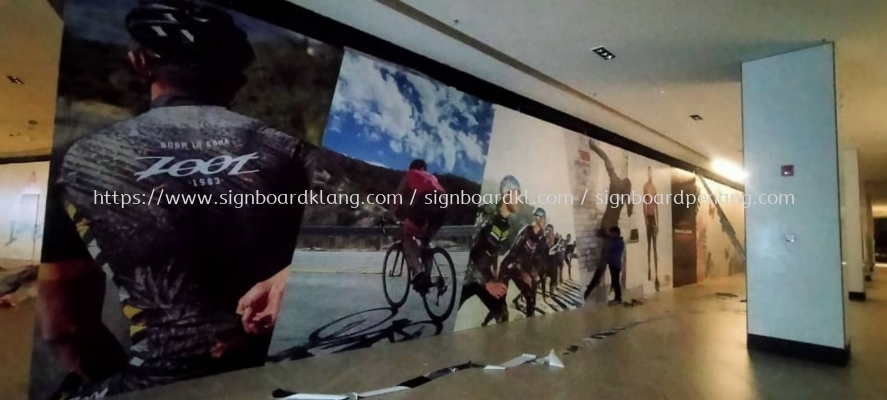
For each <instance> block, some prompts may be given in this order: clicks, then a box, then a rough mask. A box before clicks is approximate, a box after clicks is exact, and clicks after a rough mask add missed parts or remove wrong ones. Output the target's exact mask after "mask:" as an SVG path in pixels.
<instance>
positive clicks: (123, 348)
mask: <svg viewBox="0 0 887 400" xmlns="http://www.w3.org/2000/svg"><path fill="white" fill-rule="evenodd" d="M64 18H65V35H64V42H63V50H62V58H61V67H60V81H59V96H58V109H57V117H56V130H55V135H54V148H53V153H52V160H51V162H50V165H49V166H48V168H47V167H46V166H45V165H44V166H43V170H40V169H39V168H38V169H36V170H35V171H36V172H35V174H36V175H35V176H36V177H37V178H36V180H37V182H38V183H41V182H46V180H47V178H46V175H48V186H46V188H45V189H44V188H43V186H41V185H33V186H34V189H28V188H30V187H31V186H28V185H30V183H29V182H30V181H27V182H25V181H23V182H25V183H26V184H27V185H26V189H20V188H19V186H21V185H17V186H16V188H15V189H14V190H13V192H14V193H13V192H10V193H11V194H10V193H7V195H4V196H0V197H3V198H7V200H9V201H7V202H8V203H9V204H10V206H11V207H14V208H15V207H18V209H22V210H25V211H23V212H19V213H18V214H17V216H16V217H14V218H12V219H9V218H7V219H6V220H3V219H0V224H5V225H4V229H6V226H9V230H8V231H9V232H8V233H9V236H8V240H7V241H8V243H7V244H6V245H5V247H3V248H0V250H2V251H3V253H0V259H6V258H17V259H23V260H25V261H23V262H24V263H25V264H27V263H29V262H30V261H28V260H26V259H28V258H29V257H30V258H31V259H33V258H34V257H33V256H32V255H29V251H30V252H31V253H34V254H37V253H41V254H42V259H41V261H42V263H41V266H40V273H39V279H38V283H37V287H38V289H39V296H40V303H39V304H40V307H38V309H39V312H38V321H37V329H36V330H35V345H34V350H33V357H32V363H31V368H32V379H31V393H30V395H31V398H34V399H87V398H101V397H106V396H111V395H115V394H119V393H124V392H130V391H136V390H143V389H148V388H151V387H155V386H160V385H166V384H171V383H175V382H179V381H184V380H188V379H194V378H199V377H204V376H210V375H214V374H220V373H225V372H228V371H234V370H238V369H243V368H250V367H257V366H261V365H263V364H265V362H266V361H275V362H276V361H285V360H298V359H302V358H306V357H313V356H322V355H327V354H331V353H337V352H341V351H346V350H351V349H357V348H366V347H372V346H376V345H384V344H390V343H397V342H402V341H406V340H413V339H417V338H422V337H428V336H431V335H438V334H443V333H447V332H452V331H454V330H456V331H458V330H463V329H470V328H476V327H481V326H487V325H490V324H500V323H505V322H507V321H511V320H516V319H522V318H529V317H533V316H536V315H544V314H552V313H556V312H559V311H563V310H569V309H573V308H578V307H582V306H583V305H586V304H589V303H590V304H600V303H605V302H607V301H611V302H612V304H616V303H617V302H619V301H631V300H632V299H638V298H643V297H644V296H648V295H651V294H654V293H656V292H658V291H660V290H669V289H671V288H673V287H677V286H681V285H686V284H692V283H697V282H701V281H702V280H704V279H707V278H715V277H722V276H727V275H730V274H735V273H741V272H744V270H745V260H744V250H743V246H744V227H743V226H742V219H743V218H742V217H743V212H744V209H743V208H742V203H741V202H738V203H735V204H718V205H710V204H696V205H690V206H686V205H676V204H672V203H670V202H668V200H670V197H671V196H672V195H674V194H677V193H691V194H694V195H699V194H703V193H707V194H709V195H711V196H721V195H727V196H732V195H736V194H740V193H739V192H736V191H735V190H733V189H730V188H728V187H726V186H723V185H720V184H717V183H714V182H711V181H708V180H705V179H701V178H698V177H696V176H695V175H694V174H691V173H687V172H684V171H680V170H676V169H673V168H671V167H668V166H666V165H664V164H662V163H659V162H656V161H652V160H649V159H647V158H645V157H641V156H639V155H637V154H634V153H631V152H629V151H627V150H625V149H621V148H618V147H614V146H611V145H608V144H605V143H602V142H599V141H596V140H590V139H589V138H588V137H586V136H584V135H581V134H579V133H576V132H572V131H568V130H565V129H563V128H561V127H559V126H556V125H553V124H550V123H547V122H545V121H541V120H538V119H535V118H532V117H530V116H527V115H524V114H521V113H519V112H517V111H514V110H511V109H507V108H504V107H501V106H498V105H495V104H492V103H490V102H488V101H485V100H483V99H479V98H476V97H473V96H471V95H468V94H466V93H463V92H461V91H459V90H457V89H455V88H452V87H449V86H447V85H446V84H444V83H441V82H438V81H436V80H434V79H432V78H430V77H428V76H425V75H423V74H422V73H420V72H417V71H414V70H411V69H408V68H405V67H403V66H399V65H395V64H392V63H390V62H387V61H384V60H381V59H378V58H375V57H372V56H368V55H365V54H362V53H360V52H358V51H355V50H352V49H339V48H334V47H330V46H328V45H326V44H324V43H321V42H318V41H316V40H313V39H311V38H308V37H305V36H303V35H300V34H298V33H295V32H291V31H288V30H285V29H282V28H279V27H276V26H273V25H270V24H267V23H265V22H263V21H259V20H256V19H253V18H251V17H248V16H245V15H242V14H239V13H237V12H235V11H232V10H229V9H225V8H221V7H219V6H217V5H207V4H204V3H203V2H201V1H198V0H143V1H138V0H68V1H67V3H66V7H65V16H64ZM47 170H48V171H47ZM22 179H24V178H22ZM19 180H21V179H19ZM4 189H5V187H4ZM44 191H45V193H44ZM4 193H5V192H4ZM0 194H2V193H0ZM258 194H261V195H263V196H269V195H271V196H279V197H278V198H289V199H290V201H289V202H287V203H286V204H269V202H264V203H263V204H257V202H256V201H255V200H257V198H256V197H252V200H253V201H250V200H249V199H250V197H248V196H257V195H258ZM300 194H302V195H310V196H307V197H290V196H297V195H300ZM114 195H116V196H118V197H122V196H128V198H129V199H130V203H128V204H126V205H122V204H120V203H119V202H116V201H117V200H114V201H115V202H110V201H109V200H108V199H110V198H112V197H113V196H114ZM182 195H185V196H196V197H194V198H206V199H209V201H206V202H203V203H202V204H185V203H184V202H181V201H180V202H178V203H176V202H174V201H170V198H171V197H170V196H174V197H175V196H182ZM109 196H112V197H109ZM200 196H202V197H200ZM210 196H211V197H210ZM625 196H628V197H625ZM178 198H179V199H181V197H178ZM309 198H311V199H315V198H317V199H319V200H320V201H318V202H315V201H313V200H312V202H311V203H310V204H306V200H307V199H309ZM629 198H630V199H632V200H629V201H627V200H626V199H629ZM641 198H644V201H645V202H638V201H637V200H635V199H641ZM646 198H649V200H650V201H647V200H646ZM10 199H11V200H10ZM293 199H297V200H296V201H293ZM235 200H236V201H235ZM10 201H11V202H10ZM44 204H45V209H46V211H45V218H44V217H43V216H42V215H40V213H41V210H42V209H43V208H44ZM35 207H36V208H35ZM31 210H36V211H37V212H36V214H35V215H34V218H31V217H29V216H27V215H28V214H30V211H31ZM23 216H24V217H23ZM25 217H27V218H25ZM40 226H45V228H44V230H43V235H42V238H43V239H42V252H41V248H40V240H39V239H40V235H39V233H38V231H39V229H38V228H37V227H40ZM32 228H33V229H32ZM29 244H30V247H29ZM10 254H12V256H9V255H10ZM13 256H14V257H13ZM4 262H5V261H4ZM32 269H33V268H32ZM32 280H33V279H32Z"/></svg>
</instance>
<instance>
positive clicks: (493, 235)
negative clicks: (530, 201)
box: [459, 175, 520, 326]
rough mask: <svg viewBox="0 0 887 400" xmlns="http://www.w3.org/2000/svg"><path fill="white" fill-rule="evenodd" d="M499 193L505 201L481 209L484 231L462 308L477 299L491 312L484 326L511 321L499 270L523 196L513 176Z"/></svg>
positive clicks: (471, 258)
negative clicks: (509, 219)
mask: <svg viewBox="0 0 887 400" xmlns="http://www.w3.org/2000/svg"><path fill="white" fill-rule="evenodd" d="M499 193H500V194H501V195H502V197H503V199H502V201H500V202H499V203H498V204H496V205H492V204H489V205H486V206H484V207H481V212H480V213H479V215H478V224H479V225H480V230H478V232H477V234H476V235H475V236H474V240H473V241H472V245H471V250H470V252H469V253H468V268H467V269H466V271H465V282H464V283H463V285H462V295H461V297H460V299H459V308H462V304H464V303H465V301H467V300H468V299H470V298H472V297H473V296H477V297H478V298H479V299H480V300H481V302H483V304H484V306H486V308H487V310H488V312H487V315H486V317H485V318H484V322H483V324H482V325H483V326H486V325H487V324H489V323H490V321H493V320H495V321H496V323H503V322H506V321H508V307H507V306H506V303H505V294H506V293H507V292H508V280H507V276H500V275H499V269H498V265H497V263H498V260H499V256H500V255H503V254H505V252H506V251H508V237H509V236H510V232H509V231H510V229H511V227H510V224H509V222H508V218H509V217H510V216H511V214H512V213H514V212H516V211H517V209H518V208H519V207H520V204H519V203H518V202H517V200H516V198H517V196H518V194H519V193H520V183H519V182H518V181H517V179H516V178H515V177H513V176H511V175H507V176H505V177H504V178H502V181H501V182H500V183H499Z"/></svg>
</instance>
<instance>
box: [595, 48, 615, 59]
mask: <svg viewBox="0 0 887 400" xmlns="http://www.w3.org/2000/svg"><path fill="white" fill-rule="evenodd" d="M591 51H593V52H594V54H597V55H599V56H601V58H603V59H604V60H607V61H609V60H612V59H614V58H616V55H615V54H613V53H612V52H610V50H607V49H606V48H604V46H598V47H595V48H593V49H591Z"/></svg>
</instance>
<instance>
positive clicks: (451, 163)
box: [323, 50, 493, 183]
mask: <svg viewBox="0 0 887 400" xmlns="http://www.w3.org/2000/svg"><path fill="white" fill-rule="evenodd" d="M492 128H493V106H492V104H491V103H489V102H486V101H483V100H480V99H478V98H476V97H474V96H470V95H467V94H465V93H462V92H460V91H458V90H456V89H454V88H451V87H449V86H446V85H444V84H442V83H440V82H437V81H434V80H432V79H429V78H428V77H425V76H423V75H420V74H418V73H416V72H414V71H412V70H409V69H407V68H404V67H400V66H397V65H394V64H390V63H388V62H384V61H381V60H378V59H375V58H371V57H368V56H365V55H362V54H360V53H357V52H354V51H352V50H348V51H346V53H345V57H344V58H343V60H342V67H341V70H340V72H339V82H338V84H337V86H336V93H335V96H334V97H333V105H332V110H331V112H330V117H329V122H327V128H326V131H325V132H324V137H323V145H324V147H327V148H329V149H331V150H334V151H337V152H340V153H344V154H347V155H348V156H350V157H353V158H357V159H360V160H363V161H366V162H368V163H370V164H373V165H379V166H385V167H387V168H391V169H400V170H405V169H406V168H407V167H408V166H409V163H410V161H412V160H413V159H416V158H422V159H424V160H425V161H426V162H427V163H428V168H429V170H430V171H431V172H434V173H452V174H454V175H458V176H461V177H464V178H466V179H468V180H471V181H473V182H477V183H480V182H481V180H482V179H483V171H484V165H485V163H486V158H487V150H488V148H489V146H490V133H491V131H492Z"/></svg>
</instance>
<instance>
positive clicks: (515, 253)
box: [501, 208, 547, 317]
mask: <svg viewBox="0 0 887 400" xmlns="http://www.w3.org/2000/svg"><path fill="white" fill-rule="evenodd" d="M545 225H546V224H545V210H544V209H542V208H536V211H534V212H533V223H531V224H530V225H527V226H525V227H523V228H522V229H521V230H520V232H518V234H517V239H516V240H515V241H514V243H513V244H512V246H511V250H509V251H508V255H507V256H505V258H504V259H503V260H502V266H501V269H502V272H503V273H505V274H508V276H509V277H510V278H511V280H512V281H513V282H514V284H515V285H516V286H517V287H518V289H520V295H519V296H517V297H515V298H514V300H513V301H512V304H514V305H515V307H518V302H519V301H520V299H521V298H523V300H524V301H525V302H526V309H525V311H524V313H525V314H526V315H527V316H528V317H532V316H534V315H536V291H537V287H538V285H539V268H538V267H537V264H539V261H540V257H539V255H540V254H542V253H543V252H542V251H540V250H541V249H542V248H544V244H543V243H544V241H545V240H544V238H545V232H544V228H545ZM544 252H545V253H546V254H547V250H545V251H544Z"/></svg>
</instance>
